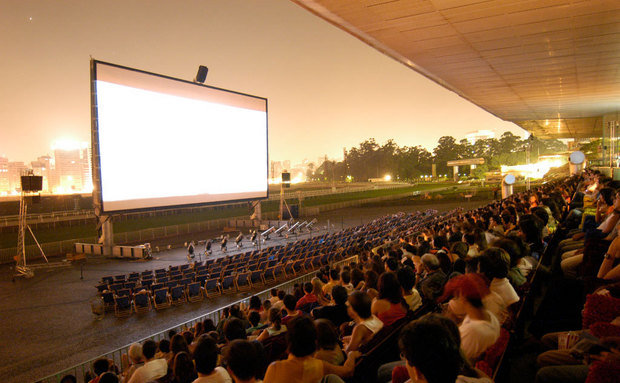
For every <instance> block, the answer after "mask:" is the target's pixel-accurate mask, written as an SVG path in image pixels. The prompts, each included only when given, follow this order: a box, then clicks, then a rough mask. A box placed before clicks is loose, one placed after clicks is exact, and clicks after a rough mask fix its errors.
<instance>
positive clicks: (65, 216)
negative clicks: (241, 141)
mask: <svg viewBox="0 0 620 383" xmlns="http://www.w3.org/2000/svg"><path fill="white" fill-rule="evenodd" d="M407 186H412V185H410V184H391V185H373V186H360V187H351V188H349V187H342V188H338V189H336V190H335V191H334V190H332V189H320V190H309V191H293V192H285V193H284V198H286V199H293V198H299V197H301V198H309V197H319V196H324V195H330V194H346V193H357V192H364V191H370V190H378V189H399V188H403V187H407ZM279 199H280V194H279V193H272V194H271V195H270V196H269V198H268V201H275V200H279ZM232 205H238V204H232ZM209 207H211V206H205V207H204V208H209ZM189 209H192V210H195V209H201V208H196V207H192V208H189ZM165 210H178V208H176V209H165ZM161 211H162V212H163V211H164V210H161ZM142 214H145V213H142V212H140V213H128V215H142ZM94 217H95V212H94V210H93V209H83V210H65V211H56V212H51V213H39V214H29V215H28V223H43V222H57V221H64V220H70V219H75V218H80V219H87V218H94ZM18 222H19V216H18V215H6V216H3V217H0V227H3V226H16V225H17V224H18Z"/></svg>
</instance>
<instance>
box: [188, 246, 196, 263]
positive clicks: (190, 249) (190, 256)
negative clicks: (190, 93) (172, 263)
mask: <svg viewBox="0 0 620 383" xmlns="http://www.w3.org/2000/svg"><path fill="white" fill-rule="evenodd" d="M194 257H195V255H194V241H191V242H190V243H189V246H187V261H188V262H189V261H190V260H191V259H194Z"/></svg>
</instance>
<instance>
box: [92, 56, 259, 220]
mask: <svg viewBox="0 0 620 383" xmlns="http://www.w3.org/2000/svg"><path fill="white" fill-rule="evenodd" d="M98 65H107V66H110V67H114V68H118V69H122V70H128V71H134V72H138V73H142V74H146V75H150V76H156V77H159V78H163V79H166V80H170V81H177V82H181V83H184V84H189V85H193V86H197V87H204V88H209V89H212V90H216V91H221V92H227V93H231V94H235V95H241V96H245V97H251V98H255V99H258V100H262V101H264V102H265V135H266V137H265V143H266V148H265V151H266V166H265V168H266V174H265V183H266V192H265V195H264V196H261V197H252V198H240V199H230V200H228V199H227V200H221V201H208V202H200V203H188V204H175V205H165V206H152V207H141V208H134V209H114V210H111V209H108V210H105V209H104V206H105V205H104V202H103V194H102V190H103V189H102V180H101V156H100V152H99V116H98V108H97V107H98V106H97V66H98ZM90 87H91V148H92V161H91V164H92V175H93V185H94V189H93V202H94V204H95V209H96V211H97V212H98V213H99V214H98V215H115V214H123V213H136V212H144V211H156V210H168V209H174V208H184V207H187V208H191V207H198V206H212V205H228V204H237V203H240V202H246V201H262V200H267V199H268V198H269V103H268V99H267V98H265V97H259V96H255V95H251V94H248V93H243V92H238V91H234V90H230V89H224V88H219V87H214V86H210V85H205V84H201V83H197V82H193V81H188V80H183V79H179V78H176V77H171V76H167V75H163V74H159V73H154V72H149V71H145V70H141V69H137V68H132V67H127V66H123V65H118V64H113V63H109V62H105V61H101V60H96V59H91V60H90Z"/></svg>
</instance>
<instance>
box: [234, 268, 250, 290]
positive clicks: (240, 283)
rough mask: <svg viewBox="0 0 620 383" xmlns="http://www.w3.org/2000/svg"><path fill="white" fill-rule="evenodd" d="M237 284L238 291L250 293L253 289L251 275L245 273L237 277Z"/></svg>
mask: <svg viewBox="0 0 620 383" xmlns="http://www.w3.org/2000/svg"><path fill="white" fill-rule="evenodd" d="M235 284H236V285H237V290H238V291H248V290H250V289H252V283H251V282H250V273H249V272H245V273H241V274H239V275H238V276H237V279H236V280H235Z"/></svg>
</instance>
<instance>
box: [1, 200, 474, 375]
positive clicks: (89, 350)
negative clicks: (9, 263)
mask: <svg viewBox="0 0 620 383" xmlns="http://www.w3.org/2000/svg"><path fill="white" fill-rule="evenodd" d="M482 204H484V202H480V201H477V202H470V203H467V202H459V201H443V202H441V203H440V204H439V205H436V206H433V205H429V204H424V205H421V206H416V205H412V204H408V203H407V202H406V201H401V204H400V205H399V204H396V203H390V204H388V205H387V206H376V205H373V206H370V207H361V208H354V209H342V210H336V211H332V212H328V213H325V214H323V215H322V216H321V217H319V223H318V224H317V225H316V226H317V227H319V228H320V232H321V233H323V232H325V230H326V226H327V222H328V221H329V223H330V224H331V226H332V229H331V230H332V231H333V230H339V229H341V228H344V227H350V226H355V225H359V224H361V223H366V222H368V221H370V220H372V219H374V218H376V217H379V216H382V215H385V214H389V213H395V212H399V211H407V212H409V211H415V210H425V209H427V208H430V207H433V208H436V209H438V210H441V211H445V210H451V209H454V208H456V207H463V208H473V207H477V206H479V205H482ZM318 232H319V231H315V232H314V233H313V235H316V234H317V233H318ZM213 234H214V235H213V236H215V234H217V233H213ZM308 235H310V234H305V236H308ZM293 239H294V238H291V239H290V240H293ZM279 241H282V240H279ZM270 242H271V241H270ZM272 243H276V242H275V241H274V242H272ZM268 244H269V243H268ZM246 246H247V244H246ZM216 248H217V249H219V246H216ZM229 248H230V249H232V248H234V244H233V245H232V246H229ZM199 250H200V248H199ZM235 252H236V251H229V254H234V253H235ZM218 255H220V253H219V251H216V253H215V255H214V256H218ZM185 262H186V260H185V250H184V249H177V250H171V251H167V252H162V253H158V254H156V256H155V259H153V260H151V261H148V262H147V261H127V260H111V259H105V258H95V257H93V258H89V259H88V260H87V262H86V264H85V265H84V266H83V268H82V270H81V268H80V266H71V267H67V268H61V269H55V270H37V271H36V275H35V276H34V277H33V278H31V279H27V280H22V279H19V280H17V281H16V282H11V270H10V269H9V268H8V267H4V268H2V269H0V318H1V320H0V337H1V338H0V344H2V347H0V360H1V361H2V363H1V364H0V382H33V381H36V380H37V379H39V378H42V377H44V376H47V375H49V374H52V373H54V372H56V371H59V370H62V369H64V368H68V367H71V366H73V365H76V364H78V363H81V362H83V361H85V360H88V359H91V358H95V357H97V356H98V355H101V354H103V353H106V352H109V351H111V350H113V349H116V348H119V347H122V346H124V345H127V344H129V343H131V342H132V341H134V340H137V339H141V338H144V337H147V336H149V335H151V334H154V333H157V332H160V331H163V330H166V329H168V328H170V327H173V326H175V325H177V324H179V323H182V322H185V321H188V320H191V319H192V318H195V317H198V316H200V315H202V314H204V313H207V312H209V311H213V310H215V309H217V308H219V307H222V306H225V305H227V304H230V303H231V302H234V301H236V300H239V299H241V298H243V297H245V296H248V295H249V293H244V295H238V294H230V295H225V296H223V297H219V298H217V299H208V300H205V301H203V302H201V303H193V304H185V305H182V306H178V307H173V308H170V309H167V310H163V311H160V312H154V311H153V312H150V313H147V314H144V315H141V316H137V315H135V314H134V315H133V316H132V317H130V318H127V319H117V318H115V317H114V315H106V317H105V318H104V319H103V320H101V321H97V320H96V319H95V317H94V316H93V314H92V313H91V308H90V302H91V301H92V300H93V299H96V297H97V293H96V289H95V288H94V286H95V284H96V283H97V282H98V281H99V280H100V279H101V277H102V276H104V275H114V274H120V273H128V272H132V271H144V270H148V269H156V268H160V267H167V266H169V265H174V264H181V263H185ZM81 276H83V279H82V278H81Z"/></svg>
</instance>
